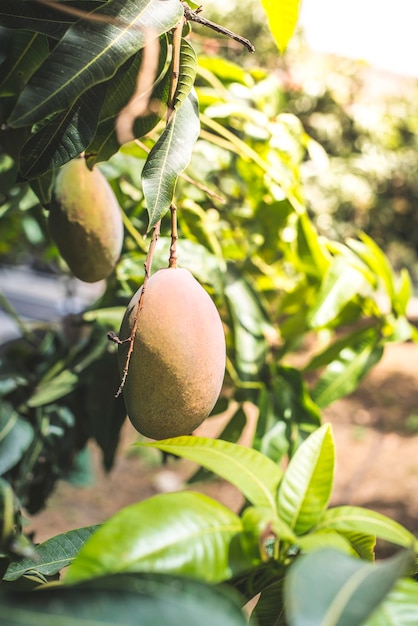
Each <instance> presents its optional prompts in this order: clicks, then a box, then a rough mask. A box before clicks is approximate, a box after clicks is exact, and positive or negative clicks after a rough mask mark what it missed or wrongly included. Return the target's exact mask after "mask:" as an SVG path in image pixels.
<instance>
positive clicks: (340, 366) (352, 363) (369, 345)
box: [310, 327, 383, 408]
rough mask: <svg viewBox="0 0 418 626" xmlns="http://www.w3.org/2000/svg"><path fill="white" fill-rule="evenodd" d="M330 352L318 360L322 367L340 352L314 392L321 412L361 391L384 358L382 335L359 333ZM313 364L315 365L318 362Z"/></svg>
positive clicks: (371, 331)
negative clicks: (361, 382) (368, 375)
mask: <svg viewBox="0 0 418 626" xmlns="http://www.w3.org/2000/svg"><path fill="white" fill-rule="evenodd" d="M329 350H330V352H329V353H328V354H326V353H323V354H322V356H321V355H320V356H319V357H318V358H319V359H320V360H319V362H320V363H321V360H325V359H327V358H329V357H330V356H334V354H335V352H336V351H337V350H339V352H338V353H337V354H336V355H335V357H336V358H334V360H333V361H332V362H331V363H330V364H329V365H328V367H327V368H326V370H325V372H324V373H323V374H322V376H321V377H320V378H319V379H318V381H317V383H316V385H315V387H314V388H313V389H312V392H311V395H312V399H313V400H314V401H315V402H316V404H317V405H318V406H319V407H321V408H325V407H326V406H328V405H329V404H331V402H334V401H335V400H338V398H341V397H343V396H346V395H348V394H349V393H351V392H352V391H354V390H355V389H357V387H358V385H359V383H360V381H361V380H362V378H364V376H365V375H366V374H367V373H368V372H369V371H370V370H371V368H372V367H373V366H374V365H376V363H378V361H380V359H381V358H382V355H383V345H382V344H381V339H380V333H379V331H378V329H377V328H375V327H373V328H365V329H363V330H362V331H359V332H357V331H355V332H354V333H353V334H352V335H348V336H346V337H344V338H343V339H341V340H340V341H338V342H337V343H336V344H334V346H331V348H329ZM311 363H312V362H311ZM313 364H314V365H315V360H314V361H313ZM310 367H311V365H310Z"/></svg>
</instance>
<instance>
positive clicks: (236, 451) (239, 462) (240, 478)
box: [136, 437, 282, 512]
mask: <svg viewBox="0 0 418 626" xmlns="http://www.w3.org/2000/svg"><path fill="white" fill-rule="evenodd" d="M136 445H138V446H149V447H154V448H158V450H163V451H164V452H168V453H170V454H175V455H176V456H180V457H181V458H184V459H189V461H194V462H195V463H199V465H201V466H202V467H206V468H207V469H209V470H211V471H212V472H214V473H215V474H217V475H218V476H220V477H221V478H224V479H225V480H227V481H229V482H230V483H232V484H233V485H235V487H237V488H238V489H239V490H240V491H241V492H242V493H243V495H244V496H245V497H246V498H247V499H248V500H249V501H250V502H251V503H252V504H253V505H254V506H259V507H264V508H269V509H271V510H272V511H274V512H275V511H276V504H275V494H276V490H277V486H278V484H279V482H280V479H281V477H282V471H281V469H280V468H279V467H278V465H276V464H275V463H273V461H271V460H270V459H268V458H267V457H265V456H263V455H262V454H260V453H259V452H257V451H256V450H252V449H251V448H246V447H245V446H241V445H238V444H236V443H230V442H228V441H220V440H216V439H209V438H206V437H175V438H173V439H163V440H161V441H153V442H151V443H142V442H141V443H138V444H136Z"/></svg>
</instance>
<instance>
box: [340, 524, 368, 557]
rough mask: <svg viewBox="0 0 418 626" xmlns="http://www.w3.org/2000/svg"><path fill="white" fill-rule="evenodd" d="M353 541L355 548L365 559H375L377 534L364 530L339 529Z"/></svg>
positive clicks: (352, 544) (341, 533)
mask: <svg viewBox="0 0 418 626" xmlns="http://www.w3.org/2000/svg"><path fill="white" fill-rule="evenodd" d="M338 532H339V533H340V535H343V536H344V537H346V538H347V539H348V541H349V542H350V543H351V546H352V548H353V550H354V551H355V552H356V554H358V556H359V557H360V558H361V559H363V561H374V558H375V548H376V535H369V534H366V533H363V532H350V531H342V530H339V531H338Z"/></svg>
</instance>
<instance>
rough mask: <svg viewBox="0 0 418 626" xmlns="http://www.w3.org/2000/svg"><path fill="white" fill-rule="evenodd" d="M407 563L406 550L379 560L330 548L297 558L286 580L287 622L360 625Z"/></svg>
mask: <svg viewBox="0 0 418 626" xmlns="http://www.w3.org/2000/svg"><path fill="white" fill-rule="evenodd" d="M410 566H411V554H410V553H409V552H407V551H404V552H401V553H400V554H398V555H396V556H395V557H392V558H391V559H387V560H386V561H384V562H381V563H379V564H376V563H365V562H364V561H361V560H360V559H356V558H353V557H350V556H347V555H346V554H344V553H342V552H340V551H339V550H335V549H332V548H324V549H323V550H317V551H316V552H313V553H312V554H308V555H307V556H304V557H301V558H299V559H297V560H296V562H295V564H294V565H293V566H292V567H291V569H290V572H289V575H288V576H287V578H286V580H285V586H284V590H285V606H286V612H287V618H288V621H289V625H290V626H308V625H311V624H314V625H315V626H360V624H363V622H364V620H365V619H366V618H367V617H368V616H369V615H371V613H372V612H373V611H374V610H375V608H376V607H377V606H378V605H379V604H380V603H381V602H382V600H383V599H384V598H385V596H386V594H387V593H388V592H389V591H390V589H391V588H392V587H393V585H394V584H395V583H396V581H397V579H398V578H399V577H400V576H402V575H405V574H406V573H407V572H408V569H409V568H410Z"/></svg>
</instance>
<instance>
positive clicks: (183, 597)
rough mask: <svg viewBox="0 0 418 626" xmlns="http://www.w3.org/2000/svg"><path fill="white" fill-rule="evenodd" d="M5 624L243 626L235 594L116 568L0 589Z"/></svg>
mask: <svg viewBox="0 0 418 626" xmlns="http://www.w3.org/2000/svg"><path fill="white" fill-rule="evenodd" d="M1 607H2V609H1V612H2V620H3V622H4V624H6V623H7V626H22V625H23V624H24V625H25V626H45V625H46V624H54V625H56V626H101V625H102V624H103V625H105V624H110V625H112V626H132V625H133V624H137V625H138V626H139V625H140V626H157V625H158V626H162V625H164V626H185V625H189V624H190V625H191V624H199V626H213V624H222V626H245V625H246V623H247V622H246V619H245V617H244V615H243V613H242V611H241V609H240V607H239V604H238V600H237V598H236V597H235V595H233V594H231V593H230V592H228V591H226V590H224V589H218V588H215V587H213V586H210V585H206V584H203V583H201V582H198V581H195V580H190V579H186V578H180V577H177V576H165V575H160V574H137V575H134V574H130V575H126V574H119V575H115V576H107V577H103V578H100V579H98V580H93V581H89V582H87V583H83V584H80V585H74V586H71V587H62V586H61V587H50V588H48V587H47V588H44V589H41V590H39V591H36V592H21V593H14V594H12V593H2V595H1Z"/></svg>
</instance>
